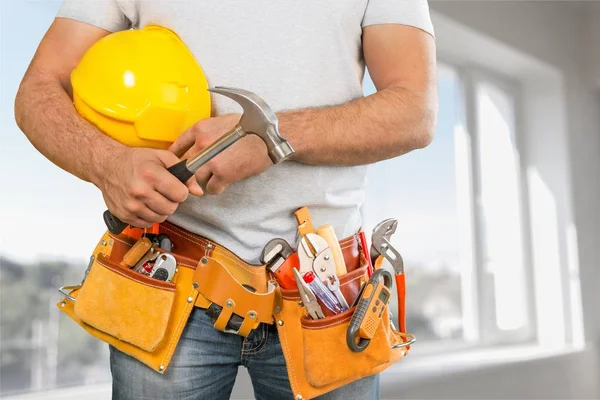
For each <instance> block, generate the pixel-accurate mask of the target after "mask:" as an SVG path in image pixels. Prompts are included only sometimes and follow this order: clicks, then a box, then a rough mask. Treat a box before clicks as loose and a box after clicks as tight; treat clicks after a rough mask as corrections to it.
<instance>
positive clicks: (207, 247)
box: [206, 243, 215, 250]
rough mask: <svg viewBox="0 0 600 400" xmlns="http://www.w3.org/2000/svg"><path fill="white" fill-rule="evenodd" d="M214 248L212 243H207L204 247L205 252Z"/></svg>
mask: <svg viewBox="0 0 600 400" xmlns="http://www.w3.org/2000/svg"><path fill="white" fill-rule="evenodd" d="M214 248H215V246H213V245H212V243H209V244H207V245H206V250H212V249H214Z"/></svg>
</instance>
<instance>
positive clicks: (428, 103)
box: [15, 0, 437, 399]
mask: <svg viewBox="0 0 600 400" xmlns="http://www.w3.org/2000/svg"><path fill="white" fill-rule="evenodd" d="M148 24H157V25H162V26H165V27H167V28H170V29H172V30H173V31H175V32H176V33H177V34H178V35H179V36H180V37H181V38H182V39H183V41H184V42H185V43H186V44H187V46H188V47H189V48H190V50H191V51H192V53H193V54H194V56H195V57H196V59H197V60H198V61H199V63H200V64H201V66H202V68H203V70H204V72H205V74H206V76H207V77H208V80H209V84H210V85H211V86H216V85H226V86H232V87H240V88H244V89H247V90H250V91H252V92H255V93H256V94H258V95H259V96H261V97H262V98H264V99H265V100H266V101H267V103H268V104H269V105H270V106H271V107H272V108H273V109H274V110H275V111H276V112H277V116H278V118H279V127H280V132H281V135H282V136H283V137H285V138H286V139H287V140H289V141H290V143H291V144H292V146H293V147H294V149H295V150H296V153H295V154H294V155H293V157H292V159H291V161H288V162H285V163H283V164H281V165H278V166H277V167H276V168H270V167H271V166H272V163H271V161H270V159H269V158H268V156H267V154H266V148H265V146H264V144H263V143H262V142H261V141H260V139H258V138H256V137H254V136H253V135H251V136H249V137H247V138H245V139H243V140H241V141H240V142H238V143H237V144H235V145H234V146H232V147H231V148H230V149H228V150H227V151H225V152H224V153H222V154H221V155H219V156H218V157H216V158H215V159H213V160H212V161H211V162H209V163H208V164H207V165H205V166H204V167H203V168H201V169H200V170H199V171H198V172H197V173H196V176H195V178H196V179H194V178H192V179H191V180H190V181H189V182H187V183H186V184H182V183H180V182H179V181H178V180H177V179H176V178H174V177H173V176H171V175H170V174H169V173H168V172H167V170H166V168H167V167H169V166H171V165H173V164H175V163H176V162H177V161H178V160H179V158H178V157H183V158H186V157H187V156H188V155H191V154H194V153H196V152H198V151H199V150H201V149H202V148H204V147H205V146H207V145H208V144H210V143H211V142H212V141H213V140H214V139H216V138H217V137H219V136H220V135H221V134H223V133H224V132H225V131H227V130H228V129H229V128H231V127H232V126H234V125H235V123H236V122H237V121H238V120H239V117H240V115H239V114H237V115H236V114H228V113H231V112H233V111H235V110H236V108H234V107H235V104H234V103H233V102H231V101H229V100H227V99H225V98H223V97H222V96H215V98H214V99H213V102H214V117H213V118H209V119H206V120H202V121H199V122H198V123H196V124H195V125H194V126H192V127H191V128H190V129H188V130H187V131H186V132H185V133H183V134H182V135H181V136H180V138H179V139H178V140H177V141H176V142H175V143H174V144H173V145H172V146H171V148H170V151H166V150H153V149H140V148H128V147H125V146H123V145H121V144H119V143H117V142H115V141H113V140H112V139H110V138H109V137H108V136H106V135H104V134H102V133H101V132H100V131H98V130H97V129H96V128H95V127H93V126H92V125H91V124H89V123H87V122H86V121H85V120H83V119H82V118H81V117H80V116H79V115H78V114H77V112H76V111H75V109H74V107H73V105H72V100H71V98H70V95H71V92H72V88H71V85H70V82H69V74H70V72H71V70H72V69H73V68H74V67H75V66H76V65H77V63H78V61H79V59H80V58H81V56H82V54H83V53H84V52H85V51H86V49H87V48H89V47H90V46H91V45H92V44H93V43H94V42H96V41H97V40H98V39H100V38H101V37H103V36H105V35H107V34H109V33H110V32H113V31H117V30H124V29H129V28H137V27H142V26H146V25H148ZM432 32H433V29H432V26H431V21H430V18H429V12H428V7H427V3H426V0H336V1H323V0H321V1H291V0H279V1H266V0H255V1H233V0H220V1H191V0H190V1H185V0H180V1H164V0H147V1H144V0H139V1H134V0H104V1H84V0H65V1H64V3H63V6H62V8H61V10H60V12H59V15H58V17H57V18H56V20H55V21H54V23H53V24H52V26H51V27H50V28H49V30H48V32H47V33H46V35H45V37H44V39H43V40H42V42H41V44H40V46H39V48H38V51H37V53H36V55H35V57H34V59H33V61H32V62H31V65H30V67H29V69H28V71H27V73H26V75H25V77H24V79H23V82H22V84H21V87H20V90H19V93H18V95H17V99H16V105H15V110H16V119H17V122H18V124H19V127H20V128H21V129H22V130H23V132H25V134H26V135H27V136H28V138H29V139H30V141H31V142H32V143H33V145H34V146H35V147H36V148H37V149H38V150H39V151H40V152H42V153H43V154H44V155H45V156H46V157H48V158H49V159H50V160H52V161H53V162H54V163H55V164H57V165H58V166H60V167H61V168H63V169H65V170H67V171H68V172H70V173H72V174H74V175H76V176H78V177H79V178H81V179H84V180H86V181H89V182H91V183H93V184H94V185H96V186H97V187H98V188H99V189H100V190H101V191H102V194H103V196H104V199H105V201H106V204H107V206H108V208H109V209H110V211H112V213H113V214H115V215H116V216H118V217H119V218H120V219H121V220H123V221H125V222H128V223H130V224H132V225H134V226H137V227H148V226H150V225H152V224H153V223H155V222H162V221H165V220H166V219H167V218H168V219H169V221H171V222H173V223H175V224H177V225H179V226H181V227H183V228H185V229H187V230H189V231H191V232H194V233H196V234H199V235H201V236H204V237H207V238H209V239H211V240H213V241H215V242H217V243H220V244H222V245H224V246H226V247H228V248H229V249H230V250H232V251H234V252H235V253H237V254H238V255H239V256H240V257H241V258H243V259H245V260H246V261H248V262H251V263H258V257H259V254H260V251H261V249H262V247H263V246H264V245H265V244H266V243H267V242H268V241H269V240H270V239H272V238H275V237H283V238H285V239H287V240H288V241H289V242H291V243H293V242H294V240H295V234H296V225H295V221H294V218H293V215H292V212H293V211H294V210H295V209H297V208H299V207H301V206H304V205H307V206H310V210H311V213H312V216H313V219H314V220H315V221H316V222H318V223H320V224H322V223H331V224H332V225H333V226H334V228H335V231H336V233H337V236H338V237H340V238H342V237H346V236H349V235H351V234H353V233H355V232H356V231H357V230H358V229H359V228H360V226H361V223H362V220H361V215H360V211H359V210H360V207H361V205H362V203H363V201H364V190H365V171H366V164H370V163H374V162H377V161H380V160H384V159H387V158H392V157H396V156H399V155H402V154H404V153H407V152H409V151H412V150H414V149H418V148H422V147H424V146H426V145H427V144H429V142H430V141H431V139H432V135H433V131H434V124H435V122H434V121H435V119H436V111H437V95H436V83H435V82H436V79H435V45H434V39H433V36H432V34H433V33H432ZM365 64H366V65H367V67H368V69H369V73H370V75H371V77H372V79H373V82H374V83H375V85H376V87H377V89H378V92H377V93H376V94H374V95H372V96H369V97H366V98H363V97H362V78H363V72H364V66H365ZM190 194H191V196H190ZM238 365H245V366H246V367H247V368H248V370H249V373H250V376H251V378H252V381H253V386H254V391H255V396H256V398H258V399H272V398H289V397H290V396H291V390H290V387H289V383H288V382H287V373H286V370H285V361H284V358H283V355H282V354H281V347H280V344H279V340H278V338H277V334H276V330H275V329H274V328H273V327H271V326H264V327H263V326H261V327H260V328H258V329H256V330H255V331H254V332H253V333H252V334H251V335H250V336H249V337H248V338H246V339H243V338H241V337H239V336H235V335H227V334H223V333H221V332H218V331H216V330H214V329H213V328H212V322H211V321H210V319H208V317H207V316H206V315H205V314H204V313H203V312H201V311H197V310H196V311H194V312H193V314H192V316H191V318H190V321H189V322H188V326H187V328H186V330H185V332H184V334H183V337H182V339H181V341H180V343H179V345H178V348H177V351H176V353H175V356H174V359H173V361H172V364H171V366H170V368H169V370H168V371H167V372H166V373H165V374H164V375H160V374H157V373H155V372H153V371H151V370H150V369H149V368H146V367H145V366H143V365H142V364H139V363H138V362H136V361H135V360H133V359H132V358H130V357H129V356H127V355H125V354H123V353H120V352H118V351H117V350H114V349H111V370H112V374H113V381H114V383H113V396H114V398H117V399H121V398H123V399H149V398H156V399H171V398H172V399H188V398H189V399H192V398H201V399H204V398H211V399H217V398H227V397H229V395H230V393H231V390H232V387H233V383H234V381H235V376H236V373H237V368H238ZM377 396H378V379H377V377H376V376H372V377H368V378H365V379H362V380H359V381H357V382H354V383H352V384H350V385H347V386H346V387H342V388H340V389H338V390H335V391H333V392H331V393H328V394H326V395H324V396H323V398H328V399H334V398H335V399H350V398H357V399H367V398H376V397H377Z"/></svg>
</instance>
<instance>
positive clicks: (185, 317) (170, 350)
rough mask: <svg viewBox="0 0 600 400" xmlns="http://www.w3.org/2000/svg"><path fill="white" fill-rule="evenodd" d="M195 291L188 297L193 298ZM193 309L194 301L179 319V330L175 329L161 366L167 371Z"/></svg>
mask: <svg viewBox="0 0 600 400" xmlns="http://www.w3.org/2000/svg"><path fill="white" fill-rule="evenodd" d="M195 291H196V289H193V288H192V290H191V291H190V293H189V295H188V297H193V296H192V295H193V294H194V292H195ZM191 307H194V302H193V301H192V302H191V303H188V305H187V306H185V308H184V309H183V314H182V315H181V317H180V318H179V323H178V324H177V329H175V332H174V335H173V338H172V339H171V343H169V346H168V347H167V351H166V352H165V355H164V357H163V359H162V361H161V363H160V365H163V366H164V367H165V369H166V365H165V361H166V360H171V356H172V355H173V352H174V351H175V346H177V343H179V339H180V337H181V332H182V330H183V327H182V325H185V322H187V320H188V317H189V312H188V311H189V310H190V309H191Z"/></svg>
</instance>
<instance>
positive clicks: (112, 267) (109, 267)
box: [96, 259, 175, 292]
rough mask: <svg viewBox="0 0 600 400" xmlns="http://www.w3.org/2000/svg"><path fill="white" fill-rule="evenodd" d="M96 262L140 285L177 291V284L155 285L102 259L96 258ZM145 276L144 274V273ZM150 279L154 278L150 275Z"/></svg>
mask: <svg viewBox="0 0 600 400" xmlns="http://www.w3.org/2000/svg"><path fill="white" fill-rule="evenodd" d="M96 262H97V263H98V264H100V265H102V266H103V267H104V268H106V269H107V270H109V271H111V272H114V273H115V274H118V275H121V276H122V277H124V278H127V279H130V280H132V281H133V282H136V283H139V284H140V285H144V286H150V287H153V288H155V289H161V290H168V291H169V292H174V291H175V284H173V287H165V286H157V285H153V284H152V283H150V282H146V281H142V280H137V279H135V278H134V277H132V276H129V275H127V274H125V273H124V272H122V271H119V270H118V268H117V267H114V266H112V265H108V264H105V263H103V262H102V261H100V260H99V259H96ZM142 276H143V275H142ZM148 279H152V278H150V277H148Z"/></svg>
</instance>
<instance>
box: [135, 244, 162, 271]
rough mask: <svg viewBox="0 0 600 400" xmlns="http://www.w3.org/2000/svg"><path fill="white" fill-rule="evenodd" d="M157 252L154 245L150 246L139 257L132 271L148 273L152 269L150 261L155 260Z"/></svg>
mask: <svg viewBox="0 0 600 400" xmlns="http://www.w3.org/2000/svg"><path fill="white" fill-rule="evenodd" d="M159 254H160V253H159V252H158V251H156V248H155V247H151V248H150V250H148V251H147V252H146V254H144V255H143V256H142V258H140V260H139V261H138V262H137V264H135V267H134V271H135V272H139V273H141V274H144V275H148V274H149V273H150V272H151V271H152V267H153V265H152V263H153V262H154V260H156V258H157V257H158V255H159Z"/></svg>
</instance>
